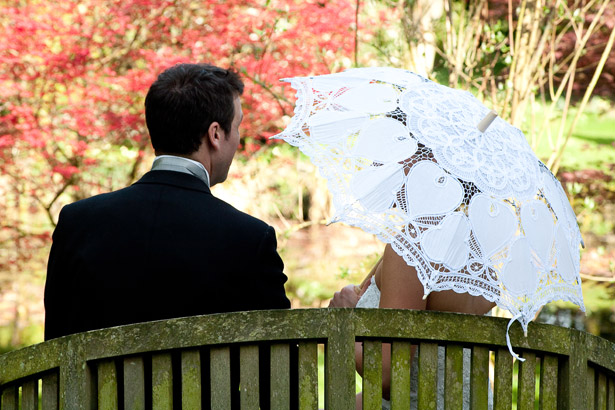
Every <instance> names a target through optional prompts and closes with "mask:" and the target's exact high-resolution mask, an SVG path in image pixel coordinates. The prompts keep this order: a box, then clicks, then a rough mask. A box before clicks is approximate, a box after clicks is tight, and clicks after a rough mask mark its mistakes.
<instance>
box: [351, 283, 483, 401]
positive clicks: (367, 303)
mask: <svg viewBox="0 0 615 410" xmlns="http://www.w3.org/2000/svg"><path fill="white" fill-rule="evenodd" d="M379 306H380V289H378V286H377V285H376V280H375V278H374V276H372V278H371V280H370V284H369V286H368V287H367V289H366V290H365V292H364V293H363V295H362V296H361V298H360V299H359V301H358V302H357V305H356V307H357V308H378V307H379ZM445 356H446V350H445V348H444V346H438V386H437V389H438V393H437V401H436V408H437V410H443V409H444V361H445ZM471 357H472V356H471V350H470V349H463V397H462V400H463V408H464V410H470V365H471ZM418 375H419V361H418V357H417V356H416V352H415V355H414V357H413V358H412V364H411V368H410V409H411V410H417V405H418V395H417V392H418V382H419V379H418ZM390 409H391V402H390V401H389V400H386V399H382V410H390ZM491 409H493V392H492V391H491V388H489V410H491Z"/></svg>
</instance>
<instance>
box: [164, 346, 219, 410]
mask: <svg viewBox="0 0 615 410" xmlns="http://www.w3.org/2000/svg"><path fill="white" fill-rule="evenodd" d="M227 350H228V349H227ZM229 394H230V392H229ZM152 409H153V410H172V409H173V367H172V362H171V354H170V353H158V354H154V355H152Z"/></svg>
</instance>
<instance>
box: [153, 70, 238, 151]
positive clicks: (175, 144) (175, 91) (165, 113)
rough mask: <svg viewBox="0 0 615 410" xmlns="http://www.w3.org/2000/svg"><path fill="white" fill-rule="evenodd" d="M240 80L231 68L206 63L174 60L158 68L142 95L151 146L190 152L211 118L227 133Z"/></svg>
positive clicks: (197, 144)
mask: <svg viewBox="0 0 615 410" xmlns="http://www.w3.org/2000/svg"><path fill="white" fill-rule="evenodd" d="M242 93H243V82H242V81H241V79H240V78H239V75H238V74H237V73H236V72H235V71H232V70H226V69H223V68H219V67H216V66H213V65H210V64H178V65H175V66H173V67H170V68H168V69H166V70H165V71H164V72H162V73H161V74H160V75H159V76H158V78H157V79H156V81H155V82H154V83H153V84H152V85H151V87H150V89H149V91H148V93H147V97H145V122H146V123H147V128H148V129H149V134H150V137H151V140H152V146H153V147H154V149H155V150H156V151H160V152H165V153H169V154H183V155H187V154H191V153H193V152H195V151H197V150H198V149H199V147H200V145H201V140H202V138H203V136H204V135H205V134H206V133H207V130H208V129H209V126H210V125H211V123H212V122H216V121H217V122H218V123H220V126H221V127H222V130H223V131H224V132H225V133H227V134H228V133H229V132H230V130H231V124H232V122H233V116H234V115H235V107H234V104H233V100H234V99H235V97H237V96H238V95H241V94H242Z"/></svg>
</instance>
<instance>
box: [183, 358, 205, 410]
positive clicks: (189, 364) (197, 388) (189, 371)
mask: <svg viewBox="0 0 615 410" xmlns="http://www.w3.org/2000/svg"><path fill="white" fill-rule="evenodd" d="M181 386H182V389H181V391H182V408H183V409H194V410H200V409H201V388H202V386H201V354H200V352H199V351H198V350H196V349H190V350H184V351H182V352H181Z"/></svg>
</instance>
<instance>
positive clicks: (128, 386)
mask: <svg viewBox="0 0 615 410" xmlns="http://www.w3.org/2000/svg"><path fill="white" fill-rule="evenodd" d="M124 408H125V409H131V410H145V368H144V365H143V358H142V357H135V356H130V357H127V358H125V359H124Z"/></svg>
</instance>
